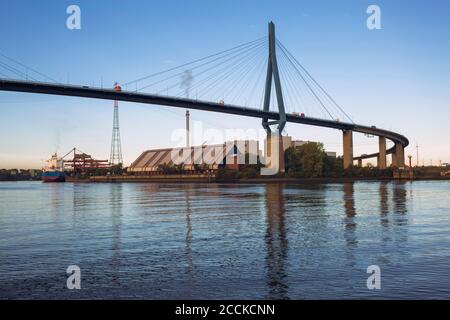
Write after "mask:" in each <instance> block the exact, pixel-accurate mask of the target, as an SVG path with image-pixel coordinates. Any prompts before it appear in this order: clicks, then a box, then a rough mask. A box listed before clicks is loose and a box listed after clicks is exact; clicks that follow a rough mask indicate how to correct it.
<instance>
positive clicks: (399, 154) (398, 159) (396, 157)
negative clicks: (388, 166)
mask: <svg viewBox="0 0 450 320" xmlns="http://www.w3.org/2000/svg"><path fill="white" fill-rule="evenodd" d="M392 165H393V166H394V167H397V168H403V167H404V166H405V148H403V145H402V144H401V143H396V144H395V152H394V153H393V154H392Z"/></svg>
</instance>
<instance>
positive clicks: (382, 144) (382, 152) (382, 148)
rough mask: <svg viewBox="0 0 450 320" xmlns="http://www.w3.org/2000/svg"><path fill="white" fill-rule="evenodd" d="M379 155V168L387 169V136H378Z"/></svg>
mask: <svg viewBox="0 0 450 320" xmlns="http://www.w3.org/2000/svg"><path fill="white" fill-rule="evenodd" d="M378 145H379V155H378V169H386V138H385V137H379V138H378Z"/></svg>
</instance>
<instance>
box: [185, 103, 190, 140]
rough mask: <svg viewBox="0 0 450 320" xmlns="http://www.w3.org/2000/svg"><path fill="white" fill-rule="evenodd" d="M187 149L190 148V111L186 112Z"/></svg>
mask: <svg viewBox="0 0 450 320" xmlns="http://www.w3.org/2000/svg"><path fill="white" fill-rule="evenodd" d="M186 147H187V148H189V147H190V145H189V110H187V111H186Z"/></svg>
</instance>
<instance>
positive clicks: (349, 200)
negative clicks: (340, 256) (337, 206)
mask: <svg viewBox="0 0 450 320" xmlns="http://www.w3.org/2000/svg"><path fill="white" fill-rule="evenodd" d="M342 191H343V193H344V208H345V218H344V225H345V233H344V237H345V241H346V243H347V246H350V247H353V246H356V245H357V244H358V240H357V238H356V220H355V217H356V209H355V197H354V193H355V188H354V184H353V182H351V183H344V184H343V185H342Z"/></svg>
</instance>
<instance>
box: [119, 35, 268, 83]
mask: <svg viewBox="0 0 450 320" xmlns="http://www.w3.org/2000/svg"><path fill="white" fill-rule="evenodd" d="M266 37H267V36H264V37H261V38H259V39H256V40H253V41H250V42H246V43H243V44H240V45H238V46H236V47H233V48H231V49H228V50H224V51H221V52H218V53H215V54H211V55H209V56H206V57H203V58H200V59H197V60H194V61H191V62H187V63H184V64H182V65H179V66H176V67H173V68H170V69H167V70H163V71H159V72H156V73H152V74H150V75H147V76H144V77H141V78H138V79H136V80H132V81H128V82H125V83H123V85H124V86H126V85H130V84H132V83H136V82H139V81H142V80H146V79H149V78H152V77H155V76H158V75H161V74H164V73H167V72H170V71H174V70H177V69H180V68H183V67H186V66H189V65H191V64H194V63H197V62H201V61H204V60H207V59H209V58H212V57H215V56H218V55H221V54H224V53H227V52H230V51H233V50H236V49H239V48H242V47H245V46H248V45H251V44H254V43H256V42H258V41H261V40H263V39H265V38H266Z"/></svg>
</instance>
